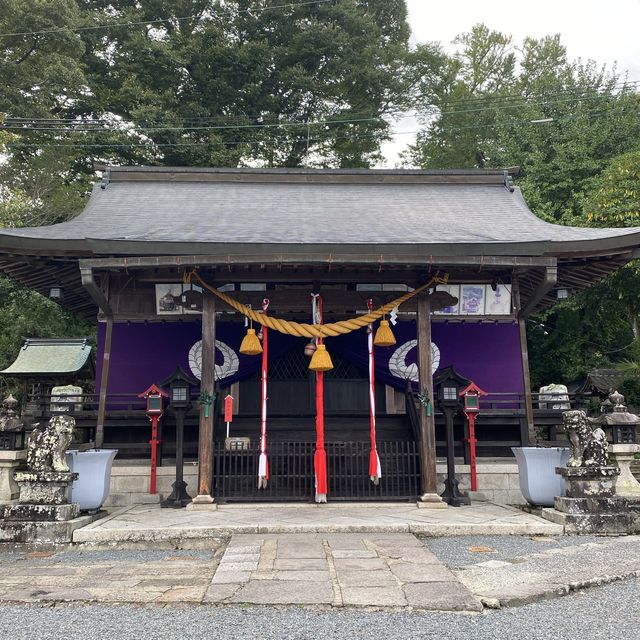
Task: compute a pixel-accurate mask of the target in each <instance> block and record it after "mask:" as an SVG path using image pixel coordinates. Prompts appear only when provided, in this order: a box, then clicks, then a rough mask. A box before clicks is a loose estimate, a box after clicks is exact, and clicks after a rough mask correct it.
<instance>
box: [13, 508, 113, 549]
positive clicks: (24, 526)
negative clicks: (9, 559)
mask: <svg viewBox="0 0 640 640" xmlns="http://www.w3.org/2000/svg"><path fill="white" fill-rule="evenodd" d="M75 506H77V505H75ZM106 515H107V513H106V511H100V512H98V513H96V514H93V515H86V516H84V515H83V516H80V517H78V518H74V519H73V520H68V521H66V522H17V521H6V520H5V521H1V520H0V542H20V543H24V542H27V543H34V542H35V543H39V544H66V543H68V542H71V539H72V537H73V532H74V531H75V530H76V529H80V528H81V527H86V526H87V525H88V524H91V523H92V522H94V521H95V520H98V519H99V518H102V517H104V516H106Z"/></svg>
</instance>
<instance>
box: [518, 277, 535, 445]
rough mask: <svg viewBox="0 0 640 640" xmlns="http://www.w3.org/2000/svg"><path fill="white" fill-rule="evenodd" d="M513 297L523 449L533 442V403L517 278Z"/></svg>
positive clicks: (524, 324)
mask: <svg viewBox="0 0 640 640" xmlns="http://www.w3.org/2000/svg"><path fill="white" fill-rule="evenodd" d="M513 296H514V301H513V302H514V304H515V306H516V313H517V317H518V330H519V332H520V354H521V362H522V383H523V387H524V409H525V420H524V421H522V420H521V422H520V441H521V445H522V446H523V447H526V446H528V445H529V444H531V442H533V441H534V440H535V433H534V425H533V401H532V399H531V378H530V376H529V347H528V346H527V323H526V319H525V318H523V317H522V315H521V313H522V306H521V303H520V283H519V282H518V276H515V275H514V277H513Z"/></svg>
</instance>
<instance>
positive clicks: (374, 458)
mask: <svg viewBox="0 0 640 640" xmlns="http://www.w3.org/2000/svg"><path fill="white" fill-rule="evenodd" d="M367 307H368V308H369V311H371V310H372V309H373V300H371V299H369V300H367ZM367 345H368V348H369V418H370V437H371V451H370V452H369V478H370V479H371V482H373V484H376V485H377V484H378V483H379V482H380V478H382V468H381V467H380V457H379V456H378V448H377V446H376V389H375V375H374V372H375V360H374V353H373V349H374V347H373V325H372V324H370V325H369V326H368V328H367Z"/></svg>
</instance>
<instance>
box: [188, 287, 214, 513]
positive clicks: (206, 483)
mask: <svg viewBox="0 0 640 640" xmlns="http://www.w3.org/2000/svg"><path fill="white" fill-rule="evenodd" d="M215 344H216V299H215V298H214V296H213V295H210V294H205V296H204V300H203V304H202V367H201V374H200V393H201V394H208V395H209V396H210V397H211V398H213V393H214V387H215ZM213 414H214V407H213V406H210V407H209V408H208V410H207V409H206V407H205V405H200V434H199V437H198V495H197V496H196V497H195V498H194V499H193V504H195V505H198V504H200V505H207V504H212V503H213V502H214V499H213V496H212V495H211V494H212V486H213V437H214V433H213V421H214V417H215V416H214V415H213Z"/></svg>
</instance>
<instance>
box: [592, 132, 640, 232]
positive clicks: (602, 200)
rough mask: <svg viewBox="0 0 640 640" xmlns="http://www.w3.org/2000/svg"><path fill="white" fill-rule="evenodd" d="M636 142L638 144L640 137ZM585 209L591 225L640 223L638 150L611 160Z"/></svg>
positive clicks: (639, 161)
mask: <svg viewBox="0 0 640 640" xmlns="http://www.w3.org/2000/svg"><path fill="white" fill-rule="evenodd" d="M636 143H637V144H638V145H639V146H640V140H636ZM585 211H586V217H587V221H588V222H589V224H591V225H592V226H597V227H638V226H640V149H638V150H637V151H633V152H631V153H627V154H624V155H621V156H618V157H616V158H614V159H613V160H612V161H611V163H610V164H609V166H608V167H607V168H606V169H605V170H604V171H603V172H602V174H601V175H600V176H599V178H598V180H597V182H596V185H595V187H594V189H593V191H592V193H591V194H590V196H589V197H588V198H587V200H586V204H585Z"/></svg>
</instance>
